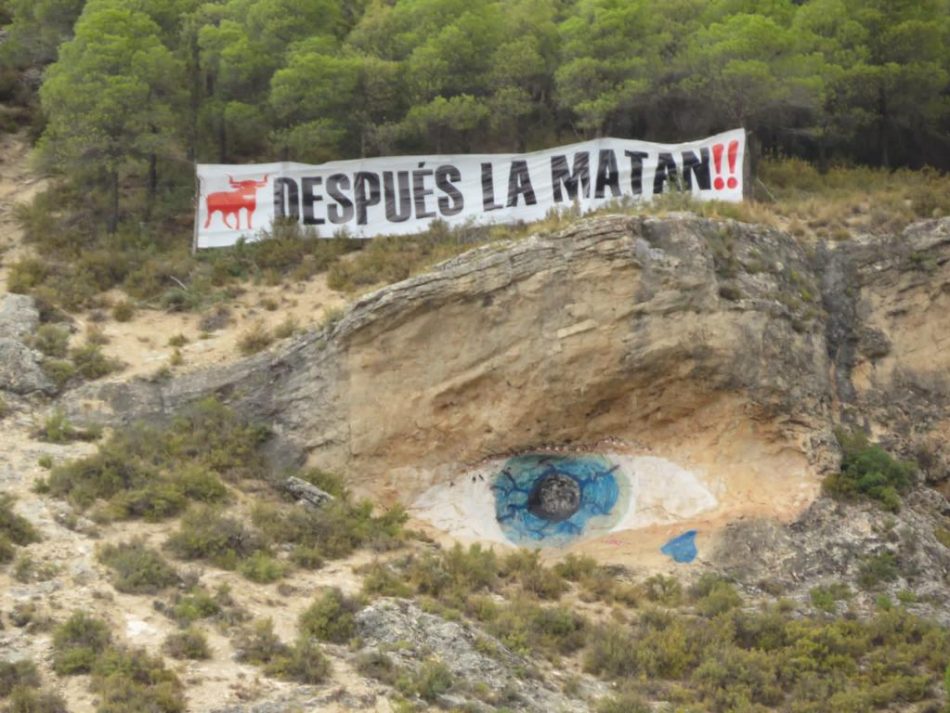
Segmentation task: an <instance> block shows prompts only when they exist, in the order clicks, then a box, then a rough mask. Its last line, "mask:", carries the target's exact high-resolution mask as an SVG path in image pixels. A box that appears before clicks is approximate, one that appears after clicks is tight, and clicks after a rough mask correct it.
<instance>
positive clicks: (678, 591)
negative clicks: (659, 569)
mask: <svg viewBox="0 0 950 713" xmlns="http://www.w3.org/2000/svg"><path fill="white" fill-rule="evenodd" d="M643 590H644V593H645V594H646V596H647V599H649V600H650V601H651V602H656V603H657V604H664V605H666V606H676V605H677V604H679V603H680V601H681V600H682V598H683V587H682V585H681V584H680V583H679V581H678V580H676V579H675V578H674V577H666V576H664V575H662V574H655V575H653V576H652V577H650V578H649V579H647V580H646V581H645V582H644V583H643Z"/></svg>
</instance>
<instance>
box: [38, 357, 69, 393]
mask: <svg viewBox="0 0 950 713" xmlns="http://www.w3.org/2000/svg"><path fill="white" fill-rule="evenodd" d="M41 366H42V369H43V373H44V374H46V375H47V376H48V377H49V378H50V380H51V381H52V382H53V383H54V384H56V388H57V389H62V388H63V387H64V386H66V384H67V383H69V380H70V379H72V378H73V377H74V376H76V365H75V364H73V363H72V362H71V361H67V360H66V359H45V360H44V361H43V364H42V365H41Z"/></svg>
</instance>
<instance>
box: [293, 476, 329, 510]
mask: <svg viewBox="0 0 950 713" xmlns="http://www.w3.org/2000/svg"><path fill="white" fill-rule="evenodd" d="M283 487H284V490H286V491H287V492H288V493H289V494H290V495H291V496H292V497H294V498H296V499H297V501H298V502H301V503H303V504H304V505H308V506H309V507H313V508H319V507H322V506H323V505H325V504H326V503H328V502H331V501H332V500H334V497H333V496H332V495H330V493H328V492H326V491H325V490H321V489H320V488H318V487H317V486H316V485H313V484H312V483H308V482H307V481H306V480H303V479H301V478H297V477H296V476H293V475H292V476H290V477H289V478H287V479H286V480H285V481H284V486H283Z"/></svg>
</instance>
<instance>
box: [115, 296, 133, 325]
mask: <svg viewBox="0 0 950 713" xmlns="http://www.w3.org/2000/svg"><path fill="white" fill-rule="evenodd" d="M134 316H135V305H133V304H132V303H131V302H129V301H128V300H119V301H118V302H116V303H115V305H114V306H113V307H112V319H114V320H115V321H116V322H129V321H131V319H132V318H133V317H134Z"/></svg>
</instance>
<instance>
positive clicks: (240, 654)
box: [234, 619, 290, 665]
mask: <svg viewBox="0 0 950 713" xmlns="http://www.w3.org/2000/svg"><path fill="white" fill-rule="evenodd" d="M234 648H235V651H236V652H237V660H238V661H244V662H246V663H251V664H255V665H261V664H268V663H271V662H273V661H275V660H276V659H278V658H282V657H285V656H288V655H289V653H290V647H288V646H287V645H286V644H284V643H282V642H281V640H280V639H279V638H277V634H275V633H274V622H273V621H271V620H270V619H262V620H260V621H256V622H254V623H253V624H252V625H251V626H250V627H245V628H244V629H241V630H240V631H239V632H238V633H237V635H236V636H235V639H234Z"/></svg>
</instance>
